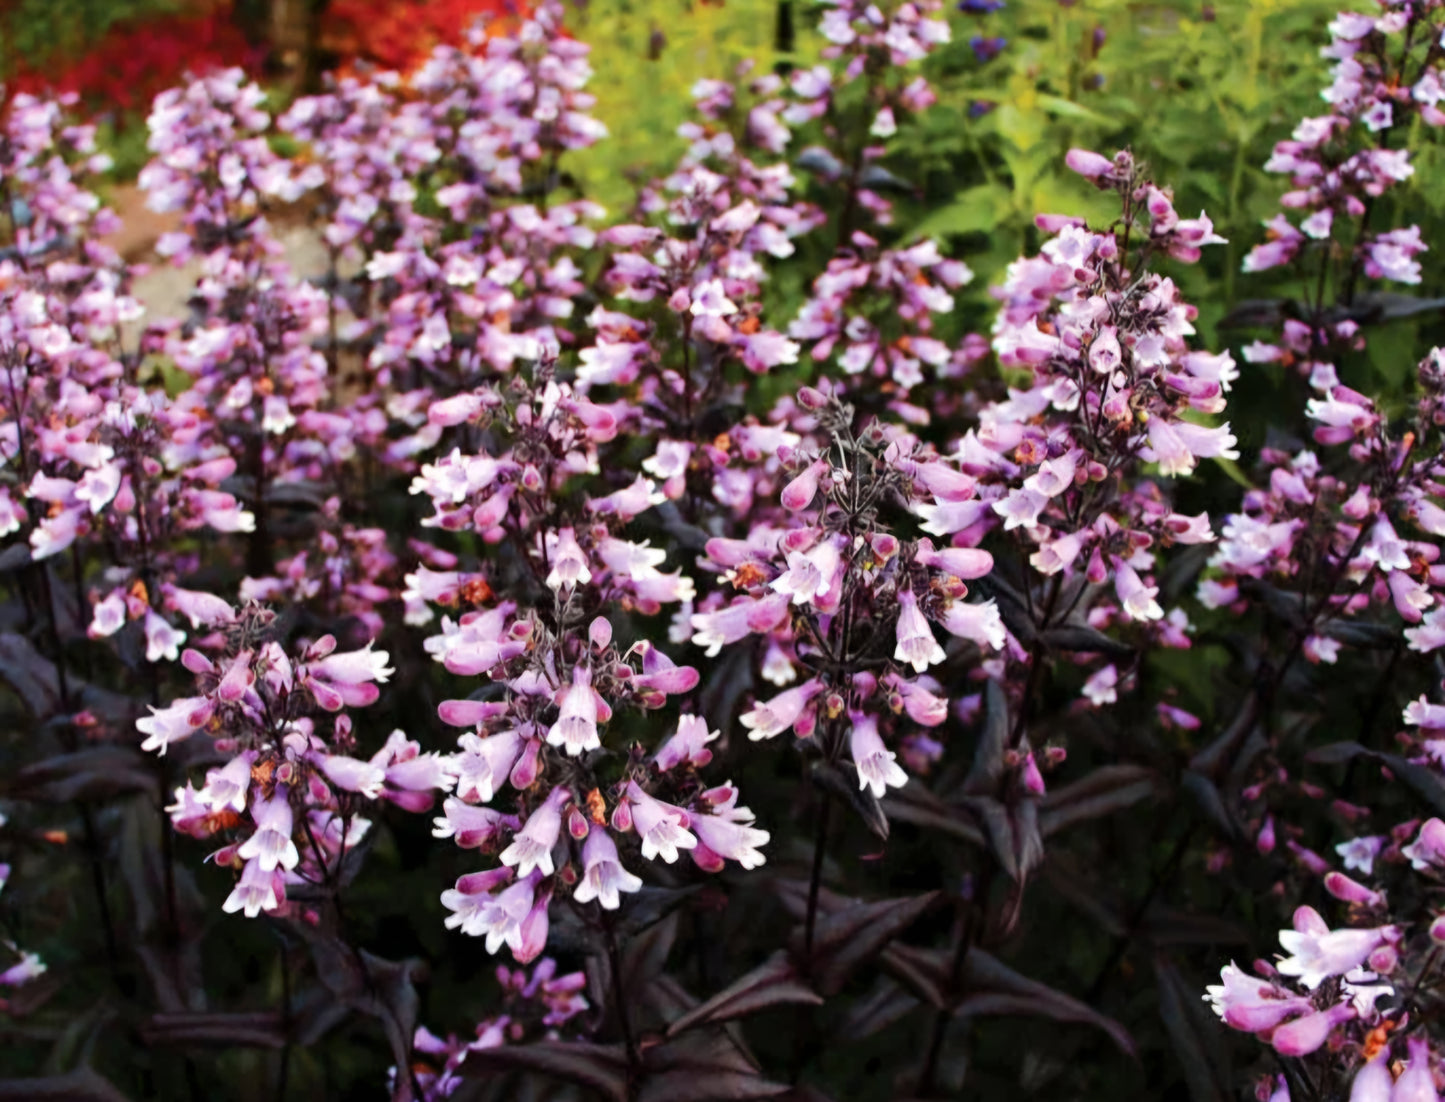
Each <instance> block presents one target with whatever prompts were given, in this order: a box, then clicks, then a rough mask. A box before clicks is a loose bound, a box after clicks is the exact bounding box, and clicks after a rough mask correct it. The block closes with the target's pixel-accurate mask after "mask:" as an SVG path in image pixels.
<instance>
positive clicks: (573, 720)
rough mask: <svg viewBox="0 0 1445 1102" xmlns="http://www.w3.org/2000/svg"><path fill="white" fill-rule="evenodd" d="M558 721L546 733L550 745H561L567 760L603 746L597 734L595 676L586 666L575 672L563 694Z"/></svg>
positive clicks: (576, 667)
mask: <svg viewBox="0 0 1445 1102" xmlns="http://www.w3.org/2000/svg"><path fill="white" fill-rule="evenodd" d="M560 709H561V710H560V713H559V714H558V716H557V722H556V723H554V724H552V728H551V730H549V731H548V732H547V743H548V745H549V746H561V747H564V748H565V749H566V751H567V756H568V757H573V758H575V757H577V756H578V755H579V754H581V753H583V752H584V751H586V750H596V749H597V748H598V747H600V746H601V745H602V739H601V737H600V736H599V735H598V733H597V718H598V710H597V694H596V693H595V692H594V691H593V689H592V673H591V671H590V670H588V669H587V667H585V666H575V667H573V669H572V685H571V687H570V688H568V689H567V691H566V692H565V693H563V694H562V699H561V702H560Z"/></svg>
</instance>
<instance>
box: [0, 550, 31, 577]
mask: <svg viewBox="0 0 1445 1102" xmlns="http://www.w3.org/2000/svg"><path fill="white" fill-rule="evenodd" d="M33 561H34V560H33V559H32V558H31V557H30V545H29V544H28V543H12V544H11V545H10V546H9V547H7V548H5V550H4V551H0V571H5V572H7V573H8V572H9V571H11V570H19V569H20V568H21V567H25V566H29V565H30V564H31V563H32V562H33Z"/></svg>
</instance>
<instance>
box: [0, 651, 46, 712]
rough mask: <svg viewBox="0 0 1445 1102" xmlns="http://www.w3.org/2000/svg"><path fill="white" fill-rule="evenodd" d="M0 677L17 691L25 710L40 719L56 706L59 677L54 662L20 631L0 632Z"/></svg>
mask: <svg viewBox="0 0 1445 1102" xmlns="http://www.w3.org/2000/svg"><path fill="white" fill-rule="evenodd" d="M0 680H3V681H4V682H5V683H6V684H7V685H9V686H10V687H11V688H12V689H14V690H15V692H16V693H17V694H18V695H19V697H20V699H21V700H22V701H23V702H24V704H25V707H26V710H28V711H29V712H30V713H31V715H33V716H35V717H36V718H38V719H44V718H46V717H48V716H50V715H51V714H52V713H54V712H55V711H56V710H57V709H58V708H59V707H60V677H59V675H58V674H57V673H56V672H55V663H54V662H52V661H50V659H48V658H46V657H45V656H44V655H43V654H41V653H40V652H39V651H38V650H36V649H35V647H34V646H33V645H32V644H31V642H30V640H29V639H27V638H25V636H23V635H17V634H16V633H15V632H13V631H7V632H4V633H0Z"/></svg>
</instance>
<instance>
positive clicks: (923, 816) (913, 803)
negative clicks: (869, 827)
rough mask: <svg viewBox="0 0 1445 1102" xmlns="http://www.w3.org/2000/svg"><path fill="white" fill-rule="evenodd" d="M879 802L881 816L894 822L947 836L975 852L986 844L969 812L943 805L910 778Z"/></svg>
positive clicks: (975, 819)
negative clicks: (974, 848) (963, 843)
mask: <svg viewBox="0 0 1445 1102" xmlns="http://www.w3.org/2000/svg"><path fill="white" fill-rule="evenodd" d="M881 803H882V807H883V811H884V813H885V814H886V815H887V816H888V818H890V819H892V820H893V821H894V822H898V823H912V824H913V825H914V826H916V827H920V828H921V829H923V830H934V831H938V832H939V833H941V834H948V835H951V836H952V837H954V838H959V839H961V840H963V841H965V842H968V843H969V844H971V845H974V846H977V847H978V848H979V849H983V848H984V847H985V846H987V845H988V839H987V838H985V837H984V833H983V831H982V830H981V829H979V825H978V820H977V818H976V817H975V816H974V815H973V813H972V812H970V811H968V810H967V809H965V808H960V807H952V806H950V805H948V804H946V803H944V802H943V801H942V800H940V799H939V798H938V797H937V796H935V795H934V794H933V793H932V792H930V791H929V790H928V789H927V788H925V787H924V786H923V785H922V784H921V783H920V782H919V781H918V780H917V779H916V778H910V779H909V781H908V783H907V784H906V785H904V786H903V787H902V788H900V789H897V790H896V791H895V792H894V793H893V794H892V795H891V796H889V797H887V798H886V799H884V800H883V801H882V802H881Z"/></svg>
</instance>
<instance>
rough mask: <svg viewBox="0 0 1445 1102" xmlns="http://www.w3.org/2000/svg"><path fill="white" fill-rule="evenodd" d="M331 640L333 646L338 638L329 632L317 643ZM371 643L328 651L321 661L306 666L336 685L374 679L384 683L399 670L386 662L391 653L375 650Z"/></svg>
mask: <svg viewBox="0 0 1445 1102" xmlns="http://www.w3.org/2000/svg"><path fill="white" fill-rule="evenodd" d="M328 642H329V643H330V645H331V646H333V647H334V646H335V645H336V640H334V639H332V637H331V636H329V635H327V636H323V637H322V638H321V639H320V640H318V641H317V643H316V644H315V647H317V648H319V647H322V646H323V645H324V644H326V643H328ZM371 647H372V644H371V643H367V644H366V646H365V647H364V648H363V649H361V650H355V651H347V652H345V653H343V654H328V655H327V656H326V657H324V658H322V659H321V660H320V661H313V662H310V663H308V666H307V668H308V670H309V673H310V675H311V677H313V678H319V679H320V680H322V681H326V682H329V683H331V684H333V685H364V684H367V683H368V682H373V681H375V682H379V683H381V684H385V683H386V679H387V678H389V677H390V676H391V675H392V674H393V673H394V672H396V671H394V670H393V669H391V668H390V667H389V666H388V665H387V664H386V662H387V659H388V658H390V657H391V656H390V655H389V654H387V652H386V651H384V650H378V651H374V650H372V649H371ZM328 649H329V648H328Z"/></svg>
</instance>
